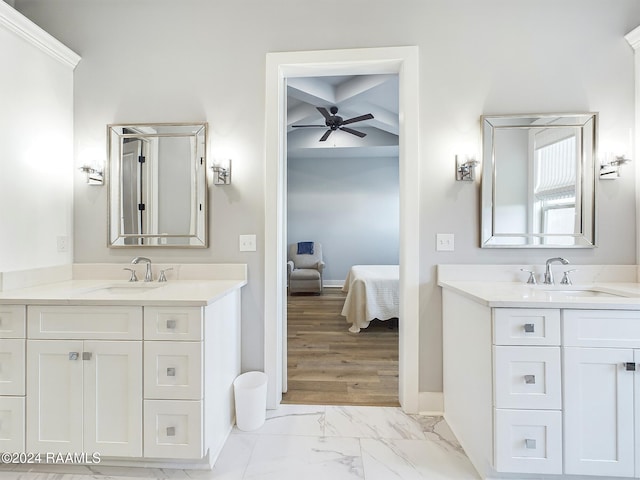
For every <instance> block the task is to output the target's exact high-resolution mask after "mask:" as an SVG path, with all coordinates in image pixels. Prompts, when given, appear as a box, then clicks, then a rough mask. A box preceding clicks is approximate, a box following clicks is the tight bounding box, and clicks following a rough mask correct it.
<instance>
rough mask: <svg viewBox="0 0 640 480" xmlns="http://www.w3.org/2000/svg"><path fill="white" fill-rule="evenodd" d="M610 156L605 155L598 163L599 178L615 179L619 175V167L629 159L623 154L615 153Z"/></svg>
mask: <svg viewBox="0 0 640 480" xmlns="http://www.w3.org/2000/svg"><path fill="white" fill-rule="evenodd" d="M611 157H612V155H606V156H605V160H604V161H603V162H602V163H600V180H615V179H616V178H618V177H619V176H620V167H621V166H622V165H624V164H625V163H629V162H630V161H631V159H629V158H625V156H624V155H616V156H615V157H613V159H611Z"/></svg>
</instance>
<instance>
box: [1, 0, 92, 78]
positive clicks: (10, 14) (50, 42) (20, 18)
mask: <svg viewBox="0 0 640 480" xmlns="http://www.w3.org/2000/svg"><path fill="white" fill-rule="evenodd" d="M0 25H1V26H3V27H5V28H6V29H7V30H9V31H11V32H13V33H15V34H16V35H18V36H19V37H21V38H23V39H25V40H26V41H28V42H29V43H31V44H32V45H34V46H36V47H38V48H39V49H40V50H42V51H43V52H45V53H47V54H48V55H50V56H51V57H53V58H55V59H56V60H58V61H59V62H61V63H63V64H64V65H66V66H69V67H71V69H72V70H73V69H74V68H75V67H76V65H78V62H79V61H80V58H81V57H80V55H78V54H77V53H76V52H74V51H73V50H71V49H70V48H69V47H67V46H66V45H63V44H62V43H61V42H60V41H59V40H56V39H55V38H53V37H52V36H51V35H50V34H48V33H47V32H45V31H44V30H43V29H42V28H40V27H39V26H37V25H36V24H35V23H33V22H32V21H31V20H29V19H28V18H27V17H25V16H24V15H22V14H21V13H20V12H18V11H17V10H16V9H14V8H12V7H11V6H10V5H9V4H8V3H6V2H4V1H2V0H0Z"/></svg>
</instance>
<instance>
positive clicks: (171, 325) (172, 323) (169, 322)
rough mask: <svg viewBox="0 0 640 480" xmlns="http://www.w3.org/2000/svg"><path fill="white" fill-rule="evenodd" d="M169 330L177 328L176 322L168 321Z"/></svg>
mask: <svg viewBox="0 0 640 480" xmlns="http://www.w3.org/2000/svg"><path fill="white" fill-rule="evenodd" d="M167 328H171V329H173V328H176V321H175V320H167Z"/></svg>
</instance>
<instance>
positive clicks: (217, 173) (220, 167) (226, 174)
mask: <svg viewBox="0 0 640 480" xmlns="http://www.w3.org/2000/svg"><path fill="white" fill-rule="evenodd" d="M211 170H213V173H214V176H213V184H214V185H230V184H231V159H229V160H222V161H220V162H216V163H214V164H213V166H212V167H211Z"/></svg>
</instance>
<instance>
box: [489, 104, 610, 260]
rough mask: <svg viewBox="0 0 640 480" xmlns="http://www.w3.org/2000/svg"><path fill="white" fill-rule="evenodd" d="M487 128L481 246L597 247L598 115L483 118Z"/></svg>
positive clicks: (492, 116) (567, 114) (568, 114)
mask: <svg viewBox="0 0 640 480" xmlns="http://www.w3.org/2000/svg"><path fill="white" fill-rule="evenodd" d="M481 122H482V164H483V165H482V207H481V208H482V211H481V223H482V225H481V247H483V248H589V247H594V246H595V245H596V218H595V212H596V207H595V205H596V179H597V178H598V176H597V172H596V167H597V165H596V143H597V131H598V130H597V128H598V115H597V114H596V113H563V114H540V115H539V114H527V115H483V116H482V118H481Z"/></svg>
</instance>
